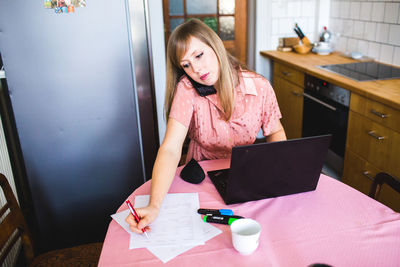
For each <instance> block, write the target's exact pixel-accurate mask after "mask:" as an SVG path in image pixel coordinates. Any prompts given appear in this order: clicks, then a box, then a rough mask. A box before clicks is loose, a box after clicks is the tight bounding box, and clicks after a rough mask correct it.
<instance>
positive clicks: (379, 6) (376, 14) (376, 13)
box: [371, 2, 385, 21]
mask: <svg viewBox="0 0 400 267" xmlns="http://www.w3.org/2000/svg"><path fill="white" fill-rule="evenodd" d="M384 15H385V3H377V2H374V3H373V4H372V16H371V19H372V21H383V17H384Z"/></svg>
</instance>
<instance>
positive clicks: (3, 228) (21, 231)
mask: <svg viewBox="0 0 400 267" xmlns="http://www.w3.org/2000/svg"><path fill="white" fill-rule="evenodd" d="M0 185H1V188H2V190H3V193H4V196H5V198H6V204H5V205H4V206H2V207H1V209H0V218H1V219H0V252H1V254H0V265H2V264H3V262H4V260H5V259H6V258H7V255H8V253H9V252H10V250H11V249H12V247H13V246H14V245H15V243H16V242H17V241H18V239H19V238H21V243H22V246H23V248H24V253H25V259H26V261H27V263H28V264H29V263H31V262H32V260H33V257H34V250H33V244H32V237H31V234H30V232H29V229H28V225H27V224H26V221H25V218H24V216H23V214H22V211H21V209H20V208H19V205H18V203H17V200H16V198H15V196H14V193H13V191H12V189H11V187H10V184H9V183H8V181H7V178H6V177H5V176H4V175H3V174H1V173H0ZM7 212H8V213H7Z"/></svg>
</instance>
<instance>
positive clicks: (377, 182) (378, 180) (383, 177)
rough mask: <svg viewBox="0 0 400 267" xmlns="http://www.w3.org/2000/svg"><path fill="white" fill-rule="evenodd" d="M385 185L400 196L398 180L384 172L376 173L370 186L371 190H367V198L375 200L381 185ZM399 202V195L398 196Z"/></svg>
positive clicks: (399, 182) (399, 181)
mask: <svg viewBox="0 0 400 267" xmlns="http://www.w3.org/2000/svg"><path fill="white" fill-rule="evenodd" d="M384 183H385V184H387V185H389V186H390V187H391V188H393V189H394V190H396V191H397V192H399V194H400V180H399V179H397V178H396V177H393V176H391V175H390V174H387V173H385V172H380V173H378V174H377V175H376V176H375V178H374V182H373V183H372V185H371V189H370V190H369V194H368V196H370V197H372V198H373V199H377V197H378V195H379V192H380V190H381V187H382V184H384ZM399 201H400V195H399Z"/></svg>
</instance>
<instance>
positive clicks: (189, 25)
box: [164, 19, 245, 121]
mask: <svg viewBox="0 0 400 267" xmlns="http://www.w3.org/2000/svg"><path fill="white" fill-rule="evenodd" d="M192 37H195V38H197V39H199V40H200V41H202V42H203V43H205V44H206V45H208V46H209V47H211V48H212V49H213V50H214V52H215V54H216V55H217V58H218V62H219V67H220V73H219V79H218V83H219V89H218V91H217V94H218V97H219V99H220V102H221V106H222V108H223V109H224V113H225V120H227V121H228V120H229V119H230V117H231V116H232V112H233V103H234V99H233V96H234V93H233V92H234V91H233V90H234V88H235V86H236V85H237V83H238V69H239V66H241V64H240V63H239V62H238V61H237V60H236V59H235V58H234V57H233V56H231V55H230V54H229V53H228V52H227V51H226V49H225V47H224V44H223V43H222V40H221V39H220V38H219V37H218V35H217V34H216V33H215V32H214V31H213V30H212V29H211V28H209V27H208V26H207V25H206V24H205V23H203V22H202V21H200V20H198V19H192V20H190V21H187V22H185V23H183V24H181V25H179V26H178V27H177V28H176V29H175V30H174V31H173V32H172V34H171V36H170V37H169V40H168V45H167V81H166V93H165V104H164V109H165V113H166V117H167V120H168V117H169V112H170V110H171V105H172V101H173V99H174V95H175V89H176V85H177V84H178V82H179V79H180V77H181V76H182V75H183V74H185V72H184V70H183V69H182V67H181V65H180V61H181V59H182V57H183V56H184V55H185V53H186V51H187V49H188V46H189V42H190V39H191V38H192ZM243 67H244V66H243ZM244 68H245V67H244Z"/></svg>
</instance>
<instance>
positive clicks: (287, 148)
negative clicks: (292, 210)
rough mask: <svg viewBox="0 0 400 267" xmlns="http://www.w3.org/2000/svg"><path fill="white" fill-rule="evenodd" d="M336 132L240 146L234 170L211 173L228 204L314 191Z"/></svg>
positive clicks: (236, 149) (234, 155)
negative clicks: (333, 134)
mask: <svg viewBox="0 0 400 267" xmlns="http://www.w3.org/2000/svg"><path fill="white" fill-rule="evenodd" d="M331 137H332V135H321V136H313V137H305V138H300V139H292V140H287V141H279V142H271V143H259V144H252V145H244V146H237V147H234V148H233V149H232V155H231V166H230V169H224V170H216V171H209V172H207V173H208V176H209V177H210V179H211V181H212V182H213V184H214V185H215V187H216V188H217V190H218V192H219V194H220V195H221V197H222V198H223V200H224V202H225V203H226V204H234V203H242V202H246V201H252V200H259V199H264V198H273V197H279V196H285V195H291V194H297V193H302V192H308V191H313V190H315V188H316V187H317V184H318V180H319V176H320V174H321V170H322V166H323V164H324V161H325V157H326V154H327V152H328V148H329V144H330V140H331Z"/></svg>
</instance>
